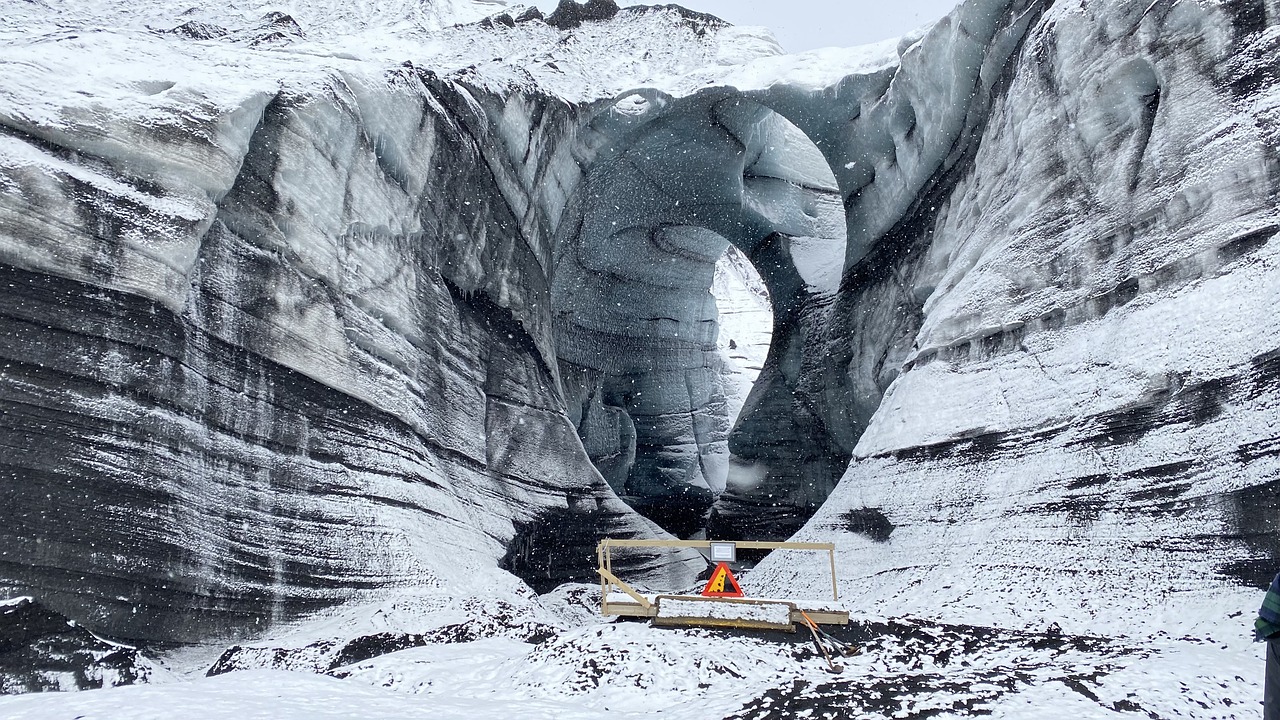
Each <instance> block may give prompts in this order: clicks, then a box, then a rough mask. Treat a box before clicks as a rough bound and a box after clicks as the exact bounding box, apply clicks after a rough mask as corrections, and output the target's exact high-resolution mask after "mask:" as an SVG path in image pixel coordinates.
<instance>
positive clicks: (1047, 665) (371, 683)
mask: <svg viewBox="0 0 1280 720" xmlns="http://www.w3.org/2000/svg"><path fill="white" fill-rule="evenodd" d="M584 587H586V586H576V588H577V589H582V588H584ZM548 600H549V601H550V598H549V599H548ZM833 633H834V634H835V635H837V636H839V637H840V638H841V640H842V641H844V642H849V643H853V644H854V645H857V646H859V647H860V648H861V652H860V653H858V654H854V655H844V654H837V655H836V657H835V658H834V660H835V661H836V663H838V664H839V665H841V666H843V672H842V673H840V674H833V673H831V672H829V671H828V670H827V669H826V668H827V665H826V662H825V660H823V659H822V658H821V657H820V656H819V655H818V654H817V652H816V650H815V649H814V647H813V645H812V644H811V642H810V637H809V636H808V634H806V633H795V634H788V633H780V632H772V633H731V632H721V631H713V630H705V629H683V628H681V629H664V628H653V627H650V626H648V625H647V624H645V623H640V622H606V621H604V620H602V619H600V618H598V617H597V618H592V619H591V620H589V621H587V622H585V624H583V625H580V626H575V627H567V628H565V629H563V630H562V631H560V632H559V633H557V634H555V635H554V636H551V637H546V638H541V639H539V641H537V642H521V641H519V640H515V639H512V638H502V637H494V638H486V639H481V640H476V641H472V642H465V643H452V644H435V645H428V646H424V647H416V648H410V649H406V650H402V651H399V652H394V653H390V654H386V655H382V656H380V657H375V658H372V659H369V660H365V661H361V662H357V663H353V664H350V665H347V666H344V667H339V668H336V669H334V670H332V671H330V672H329V673H328V674H327V675H322V674H312V673H302V672H285V671H277V670H249V671H241V672H233V673H228V674H224V675H218V676H215V677H202V678H199V679H195V680H191V681H186V682H177V683H171V684H166V685H155V686H135V687H125V688H115V689H108V690H94V691H86V692H80V693H58V694H44V695H25V696H16V697H8V698H0V716H3V717H6V718H13V720H19V719H30V720H37V719H38V720H72V719H73V718H81V719H83V720H90V719H105V718H123V717H129V718H139V719H143V720H152V719H154V720H161V719H167V718H175V719H176V718H184V719H185V718H186V717H190V716H191V715H192V713H193V712H194V713H196V714H197V715H198V716H199V717H201V718H210V719H214V720H216V719H219V718H228V719H230V718H234V719H235V720H249V719H251V718H278V719H280V720H292V719H293V718H325V717H343V718H391V717H395V718H415V717H429V718H444V719H448V718H455V717H458V718H461V717H468V718H475V717H508V718H544V717H545V718H605V717H608V718H639V717H663V718H672V719H674V720H683V719H684V718H688V719H689V720H694V719H698V720H703V719H705V718H743V719H746V718H751V719H757V720H764V719H766V718H792V717H813V718H822V717H841V718H845V717H852V718H856V717H898V718H924V717H956V716H966V715H975V714H991V715H993V716H995V717H1006V718H1028V719H1030V720H1035V719H1037V718H1045V719H1049V718H1062V717H1068V716H1071V717H1076V718H1082V719H1084V718H1116V717H1140V716H1147V717H1155V718H1175V717H1176V718H1230V717H1249V716H1250V715H1251V714H1252V713H1253V712H1254V708H1255V707H1256V706H1257V701H1258V698H1259V697H1260V693H1259V688H1258V682H1257V680H1258V678H1259V677H1260V673H1261V668H1262V665H1261V652H1260V650H1258V647H1257V646H1250V645H1247V644H1244V645H1241V644H1230V643H1228V644H1225V645H1223V644H1218V643H1211V642H1208V641H1204V640H1194V639H1190V638H1184V639H1174V638H1163V639H1153V640H1151V641H1148V642H1141V643H1135V642H1130V641H1120V640H1114V639H1107V638H1097V637H1088V636H1070V635H1061V634H1057V633H1054V632H1053V631H1048V632H1026V631H1016V630H1001V629H992V628H984V627H977V626H960V625H947V624H940V623H930V622H924V621H919V620H911V619H896V620H894V619H871V618H859V619H856V620H855V621H854V623H853V624H852V625H851V626H850V627H849V628H845V629H833ZM1134 713H1137V714H1136V715H1135V714H1134Z"/></svg>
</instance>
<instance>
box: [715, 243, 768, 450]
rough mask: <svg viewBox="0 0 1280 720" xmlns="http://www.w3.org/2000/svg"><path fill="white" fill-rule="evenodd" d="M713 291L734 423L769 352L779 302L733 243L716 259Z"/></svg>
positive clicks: (727, 408)
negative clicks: (773, 300) (772, 298)
mask: <svg viewBox="0 0 1280 720" xmlns="http://www.w3.org/2000/svg"><path fill="white" fill-rule="evenodd" d="M711 296H712V297H714V298H715V300H716V310H717V318H716V322H717V324H718V325H719V326H720V332H719V337H717V339H716V349H717V350H718V351H719V353H720V356H721V358H723V362H724V366H723V370H722V373H723V377H724V384H725V414H726V416H727V417H728V420H729V427H733V425H734V423H736V422H737V421H738V416H739V415H740V414H741V413H742V405H743V403H744V402H745V401H746V399H747V394H748V393H750V392H751V386H752V385H754V384H755V382H756V378H758V377H759V376H760V370H761V368H763V367H764V361H765V359H766V358H767V357H768V356H769V342H770V340H771V339H772V338H773V306H772V305H771V304H770V302H769V288H768V287H766V286H765V282H764V278H762V277H760V273H759V272H758V271H757V270H756V268H755V266H754V265H752V264H751V260H749V259H748V258H747V256H746V255H745V254H743V252H742V251H741V250H739V249H738V248H736V247H734V246H733V245H730V246H729V247H728V249H726V250H725V251H724V254H723V255H721V256H720V259H719V260H717V261H716V268H715V275H714V276H713V277H712V280H711Z"/></svg>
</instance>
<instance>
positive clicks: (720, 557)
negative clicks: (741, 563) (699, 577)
mask: <svg viewBox="0 0 1280 720" xmlns="http://www.w3.org/2000/svg"><path fill="white" fill-rule="evenodd" d="M737 561H738V545H737V543H731V542H715V541H714V540H713V541H712V542H711V562H713V563H722V562H737Z"/></svg>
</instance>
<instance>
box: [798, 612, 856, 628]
mask: <svg viewBox="0 0 1280 720" xmlns="http://www.w3.org/2000/svg"><path fill="white" fill-rule="evenodd" d="M805 612H807V613H808V614H809V617H811V618H813V621H814V622H816V623H818V624H819V625H848V624H849V613H847V612H829V611H823V610H805ZM791 622H793V623H802V622H804V616H802V615H801V614H800V611H799V610H796V611H795V612H793V613H791Z"/></svg>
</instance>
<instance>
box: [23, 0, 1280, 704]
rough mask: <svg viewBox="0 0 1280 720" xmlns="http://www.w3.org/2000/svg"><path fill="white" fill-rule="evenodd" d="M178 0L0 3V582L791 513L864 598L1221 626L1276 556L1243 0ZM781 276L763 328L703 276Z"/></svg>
mask: <svg viewBox="0 0 1280 720" xmlns="http://www.w3.org/2000/svg"><path fill="white" fill-rule="evenodd" d="M176 7H177V6H175V5H172V4H170V3H168V2H167V1H165V0H154V1H152V2H148V3H144V4H126V3H124V2H97V3H85V4H81V5H77V6H76V7H75V8H74V9H68V8H62V9H58V8H51V7H48V6H46V5H45V4H44V3H39V2H30V3H24V4H20V5H19V7H18V9H17V10H15V11H14V12H12V13H8V14H7V15H6V17H5V18H3V19H0V70H3V72H2V73H0V77H2V78H4V79H3V80H2V81H0V275H3V279H2V282H0V290H2V292H0V337H3V338H4V342H3V343H2V344H0V354H2V355H3V367H2V368H0V378H2V379H3V381H2V382H0V391H2V392H3V394H2V395H0V409H3V413H2V414H0V447H2V448H3V453H0V492H3V502H0V588H3V589H5V590H8V591H11V592H12V593H14V594H32V595H35V596H37V597H39V598H40V600H41V602H43V603H46V604H47V605H48V606H49V607H51V608H54V609H56V610H57V611H59V612H62V613H64V614H65V615H67V616H69V617H72V618H75V619H76V620H78V621H80V622H82V623H85V624H86V625H88V626H90V627H93V628H95V629H98V630H102V631H106V632H110V633H111V634H113V635H114V636H117V637H124V638H138V639H145V640H167V641H173V640H177V641H195V640H204V639H207V638H209V637H224V636H227V635H243V634H254V633H258V632H260V631H262V630H263V629H265V628H267V627H270V626H272V625H273V624H275V623H279V622H282V621H285V620H288V619H289V618H291V617H293V616H295V615H296V614H297V613H299V612H304V611H314V610H319V609H322V608H326V607H329V606H332V605H339V604H342V603H352V602H355V601H361V602H372V601H376V600H377V599H378V598H379V597H381V596H382V595H383V594H385V593H387V592H389V591H390V590H393V589H394V590H395V591H397V592H399V591H405V592H416V593H421V592H427V593H428V594H429V593H430V592H437V593H438V594H439V595H440V596H441V597H449V598H462V597H475V596H479V595H483V594H485V592H486V590H485V589H484V588H486V587H490V586H492V585H493V584H498V585H499V586H501V587H502V588H503V592H504V593H508V594H509V595H510V596H511V597H522V598H524V599H523V600H520V602H518V603H516V606H518V607H519V608H523V609H521V610H520V611H519V612H518V613H516V614H517V615H519V616H520V617H521V618H525V615H520V613H533V614H532V615H529V616H528V618H525V619H521V620H520V621H519V622H517V623H516V624H517V625H519V626H520V627H526V626H527V627H532V626H531V625H528V623H534V622H535V620H533V619H529V618H533V617H534V616H535V615H536V612H535V611H534V610H531V609H529V608H531V607H533V605H534V604H536V603H535V602H534V601H533V600H532V599H530V598H529V597H527V596H522V595H520V594H519V593H520V592H525V593H526V594H527V590H525V591H520V590H517V589H515V586H517V585H519V583H518V582H517V581H515V580H514V579H513V578H512V577H511V575H508V574H506V573H505V572H503V570H505V571H510V572H511V573H514V574H515V575H516V576H518V577H520V578H521V579H522V580H524V581H525V582H527V583H529V584H530V585H532V586H533V587H534V588H535V589H537V590H539V591H546V590H550V589H552V588H554V587H555V586H556V585H558V584H559V583H561V582H563V581H566V580H571V579H583V578H588V577H590V568H591V563H592V561H593V558H592V556H591V553H590V548H591V547H592V545H593V543H594V542H595V540H596V539H597V538H598V537H600V536H602V535H606V534H615V535H617V534H622V535H630V536H637V535H660V534H662V533H663V532H664V529H665V530H666V531H669V532H674V533H677V534H692V533H697V532H700V531H704V530H705V531H706V532H710V533H712V534H715V535H719V536H735V535H736V536H739V537H750V538H752V539H768V538H775V537H784V536H788V535H790V534H792V533H793V532H795V531H796V530H799V535H800V537H803V538H814V539H823V540H826V539H830V538H832V537H834V538H836V541H837V543H838V544H839V547H840V551H841V556H842V558H843V561H842V563H843V564H842V568H841V577H842V583H843V584H842V585H841V592H842V596H843V597H845V598H846V599H848V600H849V601H850V602H852V603H853V604H855V605H856V606H857V607H860V608H863V609H865V610H868V611H874V612H876V613H882V614H894V613H906V612H910V613H914V614H917V615H920V616H924V617H929V618H934V619H951V620H961V621H964V622H971V623H990V624H996V625H1005V626H1008V625H1009V624H1010V623H1011V622H1012V623H1014V624H1024V625H1025V626H1026V627H1043V626H1044V625H1046V624H1047V623H1049V622H1059V623H1061V624H1062V626H1063V627H1064V628H1066V629H1067V630H1068V631H1069V632H1075V633H1098V634H1107V635H1115V634H1120V635H1125V634H1130V633H1141V632H1151V633H1156V632H1161V631H1162V630H1167V631H1168V632H1170V633H1180V632H1181V633H1200V635H1201V636H1203V637H1206V638H1209V637H1221V635H1222V633H1224V632H1229V631H1228V630H1224V628H1227V627H1229V626H1230V623H1229V622H1228V620H1227V619H1226V618H1227V617H1228V615H1229V613H1231V612H1244V608H1246V607H1247V605H1248V602H1249V601H1248V598H1249V597H1250V595H1249V591H1248V590H1246V589H1245V588H1246V587H1247V586H1248V585H1249V584H1252V583H1256V582H1257V581H1259V580H1261V579H1263V577H1264V575H1265V574H1266V573H1267V572H1269V571H1273V570H1274V567H1272V566H1273V565H1274V564H1275V562H1276V558H1277V556H1278V555H1280V547H1277V537H1280V532H1278V531H1280V525H1278V522H1280V521H1278V520H1277V510H1278V506H1277V495H1278V494H1280V488H1278V486H1277V480H1276V476H1277V472H1278V471H1280V410H1278V406H1280V348H1278V347H1277V343H1276V338H1277V337H1280V324H1278V323H1280V321H1277V319H1276V314H1275V311H1274V309H1275V307H1276V306H1277V304H1278V303H1280V280H1278V278H1280V271H1278V269H1277V263H1278V262H1280V258H1278V257H1277V251H1276V244H1275V242H1274V240H1273V236H1274V235H1275V234H1276V232H1277V229H1278V228H1280V218H1278V217H1277V210H1276V208H1277V205H1278V201H1280V149H1278V148H1280V67H1278V66H1277V63H1278V62H1280V61H1278V60H1277V58H1280V53H1277V50H1280V8H1278V7H1277V6H1276V4H1275V3H1274V2H1262V1H1261V0H1259V1H1258V2H1230V3H1208V2H1206V3H1193V2H1164V1H1162V0H1157V1H1156V2H1149V0H1142V1H1140V2H1135V1H1132V0H1091V1H1090V2H1084V3H1066V2H1056V3H1054V2H1048V0H968V1H967V2H965V3H963V4H962V5H960V6H959V7H958V8H957V9H956V10H955V11H954V12H953V13H951V14H950V15H949V16H947V17H945V18H943V19H941V20H940V21H938V22H936V23H934V24H932V25H931V26H929V27H927V28H924V29H922V30H921V31H919V32H917V33H914V34H912V35H909V36H907V37H904V38H902V39H900V40H897V41H889V42H886V43H882V44H879V45H874V46H869V47H863V48H853V49H829V50H822V51H815V52H811V53H805V54H801V55H796V56H785V55H782V54H780V51H779V49H778V48H777V46H776V44H775V43H773V42H772V39H771V37H770V36H769V35H768V33H767V32H765V31H762V30H760V29H752V28H735V27H731V26H728V25H726V24H725V23H723V22H721V21H718V20H716V19H715V18H711V17H709V16H703V15H699V14H697V13H691V12H688V11H684V10H682V9H679V8H674V7H661V8H636V9H624V10H622V11H619V10H617V8H616V7H614V6H613V5H612V4H611V3H610V2H608V0H592V2H590V3H588V4H587V5H585V6H574V5H572V4H566V5H562V7H561V9H560V10H558V11H557V12H556V13H555V14H554V15H551V16H548V17H545V18H544V17H542V15H541V13H537V12H535V11H531V10H526V9H524V8H512V9H509V10H507V11H501V8H500V7H498V6H497V5H495V4H494V3H481V2H473V3H464V2H461V1H460V0H459V1H457V2H452V3H443V2H440V3H427V4H423V3H408V2H405V3H396V2H392V3H366V2H360V3H354V4H349V3H327V2H326V3H311V4H308V5H307V6H306V7H305V8H301V9H300V10H299V11H298V12H296V13H292V14H287V13H283V12H278V11H273V12H271V13H267V12H266V6H265V5H263V4H260V3H254V2H241V3H232V4H229V5H228V6H227V8H225V9H223V10H220V11H218V12H213V11H208V12H206V11H201V12H197V13H194V14H191V13H182V12H181V11H180V10H175V8H176ZM273 7H275V6H273ZM453 22H459V23H462V24H458V25H450V23H453ZM90 59H91V60H90ZM726 252H728V253H729V254H728V255H726ZM722 258H727V259H722ZM744 259H745V261H747V262H750V263H751V264H752V265H753V266H754V268H755V270H757V271H758V273H759V277H760V281H759V282H760V286H758V287H756V288H755V290H754V291H746V290H738V291H736V293H738V294H736V295H734V296H733V297H734V298H736V299H733V301H732V302H729V301H728V300H727V299H725V298H726V296H724V295H722V296H721V300H720V301H718V300H717V299H716V297H715V296H714V295H713V294H712V293H711V292H710V290H711V289H712V288H713V286H714V285H716V284H717V282H719V283H720V285H721V286H722V287H723V286H724V285H725V283H727V282H729V281H728V280H726V279H725V278H726V276H725V273H726V272H729V269H730V268H731V266H732V264H733V263H734V262H738V263H741V262H743V261H744ZM717 263H719V268H720V269H719V271H717ZM717 272H719V273H720V278H721V279H720V281H717V280H716V278H717ZM736 277H739V278H741V277H744V275H743V274H742V273H741V272H739V273H738V274H737V275H736ZM734 282H736V283H737V287H739V288H745V287H747V286H748V283H747V282H746V281H742V280H738V281H734ZM765 296H767V298H768V303H769V306H770V307H769V309H770V310H771V318H772V319H771V321H770V322H771V323H772V333H771V334H772V340H771V343H770V345H769V348H768V353H767V356H765V357H763V358H760V356H759V354H758V351H757V350H750V352H748V350H749V349H751V348H760V347H761V343H760V339H759V338H760V335H761V328H759V327H758V326H755V327H751V326H746V327H744V326H741V325H739V326H737V329H735V330H734V331H733V334H734V335H740V336H741V337H734V338H730V337H726V335H725V333H724V327H723V326H727V325H729V324H731V321H730V320H729V319H728V318H724V321H723V322H717V319H718V318H721V317H722V315H721V313H723V311H724V310H725V309H726V307H727V306H729V305H733V306H734V307H735V308H740V307H754V308H757V309H758V307H759V301H758V300H759V298H762V297H765ZM753 298H754V299H753ZM753 312H754V310H753ZM747 335H751V336H752V339H751V340H749V341H748V340H747V339H746V336H747ZM728 339H734V344H733V346H732V347H731V346H729V345H728ZM740 347H741V348H742V350H741V352H740V351H739V348H740ZM735 352H740V354H741V357H738V358H735V357H733V355H734V353H735ZM744 365H758V368H759V376H758V378H757V379H755V380H754V382H753V383H751V385H750V391H749V393H745V397H744V389H745V386H746V384H747V383H746V382H744V381H743V380H742V377H743V375H742V369H743V366H744ZM837 482H838V486H837ZM624 501H625V502H624ZM637 510H639V512H637ZM815 513H816V514H815ZM620 569H621V571H623V572H625V573H627V574H628V577H633V578H636V579H637V580H638V581H642V582H643V581H648V582H650V583H652V584H654V585H655V586H656V585H663V584H665V585H666V587H669V588H670V587H680V586H681V585H683V584H687V583H689V582H690V581H691V580H692V578H693V575H694V574H695V573H696V571H697V570H699V569H700V566H699V561H697V560H696V559H692V558H690V557H689V556H683V557H681V558H677V559H676V561H674V562H667V561H665V559H664V558H662V557H659V556H654V555H648V556H633V557H631V558H629V559H628V560H627V564H626V566H625V567H623V568H620ZM824 578H825V575H824V574H823V572H822V571H821V569H820V568H817V567H816V566H809V565H806V563H805V562H804V561H797V560H796V559H795V558H791V557H788V558H786V559H785V560H783V559H781V558H776V557H774V558H769V559H766V560H765V561H764V562H763V563H762V564H761V565H760V566H759V567H758V568H757V569H756V570H755V571H753V572H752V573H750V574H749V575H748V576H747V577H746V578H745V579H744V584H746V585H747V586H748V588H749V589H751V590H757V591H762V592H764V593H766V594H769V595H773V596H782V595H785V594H787V593H788V592H796V591H804V590H805V589H808V590H812V591H813V592H812V593H811V594H814V595H817V594H820V592H821V590H820V589H819V588H817V586H816V585H815V583H817V582H821V581H823V579H824ZM424 602H426V601H424ZM431 602H437V601H434V600H433V601H431ZM428 604H430V603H428ZM433 607H434V606H433ZM1157 608H1158V609H1157ZM513 612H514V611H513ZM1116 617H1124V618H1126V619H1131V620H1133V625H1132V626H1131V627H1130V626H1126V627H1123V628H1120V627H1118V626H1117V624H1116V622H1115V618H1116ZM526 620H527V621H528V622H527V623H526ZM442 622H443V621H442ZM536 622H543V621H542V620H537V621H536ZM1170 628H1172V629H1170ZM339 635H340V633H339ZM397 637H399V636H397ZM395 642H407V640H404V639H403V638H400V639H398V640H395ZM405 647H409V646H405ZM332 649H333V648H328V649H327V650H326V651H325V652H328V650H332ZM254 652H256V651H244V653H243V654H242V655H241V657H251V656H253V655H254ZM406 652H409V651H407V650H406ZM535 652H541V651H535ZM325 657H326V658H327V657H328V656H325ZM228 662H231V660H228ZM246 662H249V661H246ZM250 664H251V663H250ZM367 671H368V672H370V673H376V672H378V669H377V668H369V669H367ZM1117 702H1119V700H1117ZM1126 702H1127V701H1126Z"/></svg>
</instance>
